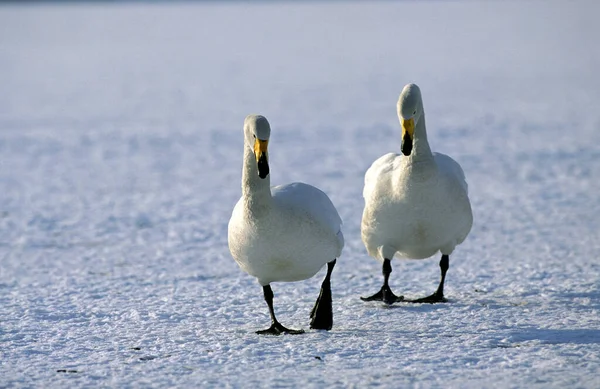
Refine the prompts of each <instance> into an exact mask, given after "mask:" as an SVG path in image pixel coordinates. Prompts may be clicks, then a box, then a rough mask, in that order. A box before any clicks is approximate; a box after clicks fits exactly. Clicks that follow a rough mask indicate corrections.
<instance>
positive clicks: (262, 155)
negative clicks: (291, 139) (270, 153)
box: [254, 138, 269, 178]
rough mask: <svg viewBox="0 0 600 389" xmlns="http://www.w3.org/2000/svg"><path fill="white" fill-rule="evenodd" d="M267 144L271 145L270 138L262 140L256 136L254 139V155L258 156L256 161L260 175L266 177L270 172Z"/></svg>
mask: <svg viewBox="0 0 600 389" xmlns="http://www.w3.org/2000/svg"><path fill="white" fill-rule="evenodd" d="M267 146H269V141H268V140H261V139H258V138H256V140H255V141H254V155H255V156H256V163H257V166H258V176H259V177H260V178H265V177H267V175H268V174H269V161H268V160H267Z"/></svg>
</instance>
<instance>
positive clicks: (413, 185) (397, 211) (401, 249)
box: [361, 84, 473, 304]
mask: <svg viewBox="0 0 600 389" xmlns="http://www.w3.org/2000/svg"><path fill="white" fill-rule="evenodd" d="M397 109H398V118H399V119H400V123H401V126H402V143H401V147H400V150H401V151H402V155H399V154H395V153H389V154H386V155H384V156H382V157H380V158H379V159H377V160H376V161H375V162H373V164H372V165H371V167H370V168H369V169H368V170H367V172H366V174H365V186H364V190H363V197H364V200H365V207H364V210H363V216H362V223H361V236H362V241H363V243H364V245H365V247H366V249H367V252H368V253H369V255H370V256H372V257H374V258H376V259H378V260H379V261H382V262H383V267H382V273H383V286H382V287H381V289H380V290H379V292H377V293H376V294H374V295H372V296H369V297H361V299H362V300H364V301H383V302H385V303H386V304H393V303H394V302H397V301H407V302H415V303H437V302H446V301H447V300H446V299H445V298H444V281H445V279H446V272H447V271H448V267H449V264H450V254H452V252H453V251H454V249H455V247H456V246H457V245H459V244H461V243H462V242H463V241H464V240H465V239H466V238H467V235H468V234H469V232H470V231H471V226H472V225H473V213H472V211H471V204H470V202H469V196H468V187H467V182H466V181H465V174H464V172H463V170H462V168H461V167H460V165H459V164H458V163H457V162H456V161H454V160H453V159H452V158H450V157H449V156H447V155H444V154H441V153H435V152H431V149H430V148H429V144H428V142H427V132H426V130H425V112H424V110H423V100H422V98H421V91H420V89H419V87H418V86H417V85H415V84H408V85H406V86H405V87H404V88H403V89H402V93H401V94H400V98H399V99H398V105H397ZM438 251H439V252H441V254H442V257H441V260H440V263H439V265H440V270H441V280H440V283H439V286H438V288H437V290H436V292H435V293H433V294H432V295H430V296H428V297H424V298H420V299H416V300H404V297H403V296H396V295H395V294H394V293H393V292H392V290H391V289H390V286H389V283H388V281H389V276H390V273H391V272H392V265H391V260H392V258H393V257H397V258H405V259H425V258H429V257H431V256H433V255H434V254H436V253H437V252H438Z"/></svg>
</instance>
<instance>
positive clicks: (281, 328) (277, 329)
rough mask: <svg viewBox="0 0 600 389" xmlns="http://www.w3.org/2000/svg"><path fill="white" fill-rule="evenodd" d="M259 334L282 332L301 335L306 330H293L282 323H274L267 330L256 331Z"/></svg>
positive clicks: (279, 333)
mask: <svg viewBox="0 0 600 389" xmlns="http://www.w3.org/2000/svg"><path fill="white" fill-rule="evenodd" d="M256 333H257V334H259V335H281V334H290V335H299V334H303V333H304V330H292V329H289V328H285V327H284V326H282V325H281V323H273V324H271V327H269V328H267V329H266V330H260V331H256Z"/></svg>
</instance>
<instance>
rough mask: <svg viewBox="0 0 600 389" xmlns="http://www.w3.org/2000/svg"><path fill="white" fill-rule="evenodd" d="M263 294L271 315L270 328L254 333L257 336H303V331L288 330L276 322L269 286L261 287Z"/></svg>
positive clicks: (271, 291)
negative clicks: (283, 334)
mask: <svg viewBox="0 0 600 389" xmlns="http://www.w3.org/2000/svg"><path fill="white" fill-rule="evenodd" d="M263 294H264V295H265V301H266V302H267V305H268V306H269V314H270V315H271V327H269V328H267V329H266V330H262V331H256V333H257V334H259V335H281V334H282V333H285V334H292V335H296V334H303V333H304V330H290V329H289V328H285V327H284V326H282V325H281V323H279V322H278V321H277V318H276V317H275V310H274V309H273V290H272V289H271V285H265V286H263Z"/></svg>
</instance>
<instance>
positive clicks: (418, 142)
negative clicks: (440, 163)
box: [409, 113, 433, 162]
mask: <svg viewBox="0 0 600 389" xmlns="http://www.w3.org/2000/svg"><path fill="white" fill-rule="evenodd" d="M409 158H410V159H411V162H425V161H429V160H431V161H433V154H432V152H431V148H430V147H429V142H428V141H427V130H426V129H425V113H423V114H422V115H421V118H420V119H419V121H418V122H417V123H416V125H415V136H414V140H413V151H412V153H411V154H410V157H409Z"/></svg>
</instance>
